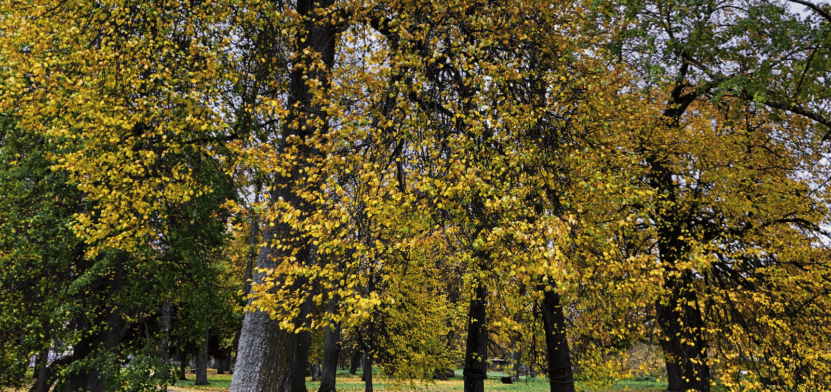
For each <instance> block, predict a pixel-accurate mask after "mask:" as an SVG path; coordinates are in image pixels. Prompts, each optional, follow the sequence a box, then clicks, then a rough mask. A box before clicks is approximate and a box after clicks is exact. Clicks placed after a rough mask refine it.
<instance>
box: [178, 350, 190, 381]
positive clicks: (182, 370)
mask: <svg viewBox="0 0 831 392" xmlns="http://www.w3.org/2000/svg"><path fill="white" fill-rule="evenodd" d="M187 366H188V353H187V352H186V351H185V350H182V351H180V352H179V379H180V380H182V381H185V380H187V379H188V377H187V373H186V370H187V369H186V367H187Z"/></svg>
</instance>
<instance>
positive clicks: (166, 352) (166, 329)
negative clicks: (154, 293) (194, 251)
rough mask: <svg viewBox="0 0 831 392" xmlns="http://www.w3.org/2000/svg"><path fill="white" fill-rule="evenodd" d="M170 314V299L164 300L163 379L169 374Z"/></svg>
mask: <svg viewBox="0 0 831 392" xmlns="http://www.w3.org/2000/svg"><path fill="white" fill-rule="evenodd" d="M169 293H170V292H169V291H168V294H169ZM172 313H173V312H172V309H171V305H170V298H167V299H165V300H164V304H162V332H163V333H164V340H162V348H161V350H162V361H164V366H165V374H164V376H165V377H166V376H167V375H169V374H170V328H171V314H172ZM165 391H167V387H165Z"/></svg>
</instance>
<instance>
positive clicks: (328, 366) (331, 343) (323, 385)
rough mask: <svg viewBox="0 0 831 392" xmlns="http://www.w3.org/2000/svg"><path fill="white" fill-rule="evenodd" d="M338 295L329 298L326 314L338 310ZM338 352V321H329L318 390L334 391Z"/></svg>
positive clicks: (324, 340)
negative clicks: (333, 322)
mask: <svg viewBox="0 0 831 392" xmlns="http://www.w3.org/2000/svg"><path fill="white" fill-rule="evenodd" d="M338 302H340V295H339V294H337V293H335V294H333V295H332V298H331V299H330V300H329V304H328V305H327V307H326V313H327V314H335V313H336V312H337V311H338ZM339 354H340V323H335V324H334V325H333V324H332V323H329V324H328V325H326V333H325V335H324V338H323V369H322V373H323V374H322V375H321V377H320V388H319V389H318V392H335V391H336V388H335V375H336V374H337V371H338V356H339Z"/></svg>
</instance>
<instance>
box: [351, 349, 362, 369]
mask: <svg viewBox="0 0 831 392" xmlns="http://www.w3.org/2000/svg"><path fill="white" fill-rule="evenodd" d="M359 366H361V347H360V346H359V345H356V346H355V348H354V349H353V351H352V359H351V360H350V362H349V374H357V373H358V367H359Z"/></svg>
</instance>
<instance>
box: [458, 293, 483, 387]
mask: <svg viewBox="0 0 831 392" xmlns="http://www.w3.org/2000/svg"><path fill="white" fill-rule="evenodd" d="M474 295H475V297H474V298H471V300H470V308H469V310H468V321H467V342H466V345H465V368H464V372H463V374H464V392H484V391H485V379H486V378H488V326H487V302H486V297H487V295H488V289H487V287H486V286H485V284H484V283H483V282H479V284H478V285H477V286H476V288H475V289H474Z"/></svg>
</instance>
